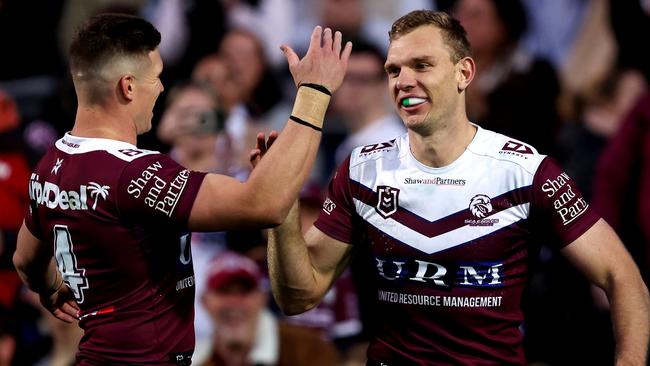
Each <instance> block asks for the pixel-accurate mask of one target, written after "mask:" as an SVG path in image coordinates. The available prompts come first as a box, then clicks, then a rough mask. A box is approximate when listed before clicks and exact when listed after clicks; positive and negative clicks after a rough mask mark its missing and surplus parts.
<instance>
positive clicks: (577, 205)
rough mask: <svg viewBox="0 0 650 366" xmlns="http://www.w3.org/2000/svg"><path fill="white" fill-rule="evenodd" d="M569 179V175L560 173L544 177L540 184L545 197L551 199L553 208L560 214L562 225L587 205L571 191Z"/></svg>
mask: <svg viewBox="0 0 650 366" xmlns="http://www.w3.org/2000/svg"><path fill="white" fill-rule="evenodd" d="M570 181H571V178H570V177H569V175H568V174H567V173H562V174H560V175H558V176H557V177H555V178H553V179H551V178H549V179H546V180H545V181H544V183H543V184H542V191H543V192H544V193H545V194H546V197H548V198H551V199H553V208H554V209H555V211H556V212H557V213H558V215H560V218H561V219H562V225H568V224H569V223H571V222H572V221H573V220H575V219H576V218H578V217H579V216H580V215H582V213H583V212H585V211H586V210H587V207H589V204H588V203H587V201H585V200H584V198H582V197H581V196H579V195H578V193H576V192H574V191H573V186H572V185H571V184H570ZM556 194H557V197H556Z"/></svg>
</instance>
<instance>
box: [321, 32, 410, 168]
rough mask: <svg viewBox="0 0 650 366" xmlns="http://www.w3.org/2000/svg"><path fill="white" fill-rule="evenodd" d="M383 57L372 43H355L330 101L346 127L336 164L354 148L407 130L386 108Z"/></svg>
mask: <svg viewBox="0 0 650 366" xmlns="http://www.w3.org/2000/svg"><path fill="white" fill-rule="evenodd" d="M385 58H386V57H385V55H384V53H383V52H381V51H380V49H379V48H378V47H376V46H374V45H373V44H371V43H368V42H365V41H359V40H358V41H356V42H355V47H354V52H353V53H352V54H351V55H350V60H349V62H348V72H347V74H346V76H345V80H343V84H341V88H340V89H339V92H338V93H337V94H336V97H334V100H333V104H332V112H334V113H337V114H338V115H339V116H340V117H341V118H342V121H343V124H344V125H345V127H346V130H347V137H346V138H345V140H343V142H341V144H340V145H339V146H338V148H337V149H336V155H335V158H336V161H335V163H336V165H337V166H338V165H339V164H341V163H342V162H343V160H345V158H347V157H348V156H349V155H350V153H351V152H352V150H353V149H354V148H356V147H359V146H364V145H370V144H377V143H381V142H386V141H389V140H392V139H394V138H395V137H397V136H399V135H402V134H404V133H405V132H406V129H405V128H404V124H403V123H402V121H401V120H400V119H399V117H398V116H397V115H396V114H395V113H394V112H393V111H391V110H389V109H387V108H386V105H387V104H388V103H386V101H387V100H388V93H387V92H386V72H385V71H384V60H385ZM332 170H333V169H332Z"/></svg>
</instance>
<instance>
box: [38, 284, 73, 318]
mask: <svg viewBox="0 0 650 366" xmlns="http://www.w3.org/2000/svg"><path fill="white" fill-rule="evenodd" d="M39 298H40V301H41V304H42V305H43V306H44V307H45V309H47V310H48V311H49V312H50V313H52V315H54V316H55V317H56V318H57V319H59V320H62V321H64V322H66V323H74V322H75V321H77V319H79V306H78V305H77V302H76V301H75V299H74V295H73V293H72V291H71V290H70V288H69V287H68V286H66V285H63V286H62V287H61V289H60V290H59V291H57V292H55V293H54V294H52V296H49V297H47V296H44V295H39Z"/></svg>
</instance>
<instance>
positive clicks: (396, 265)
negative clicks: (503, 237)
mask: <svg viewBox="0 0 650 366" xmlns="http://www.w3.org/2000/svg"><path fill="white" fill-rule="evenodd" d="M375 264H376V266H377V272H378V274H379V276H381V277H382V278H384V279H387V280H389V281H395V280H398V279H400V280H408V281H416V282H424V283H431V284H434V285H436V286H440V287H449V286H450V285H455V286H470V287H499V286H502V285H503V280H502V276H501V269H502V267H503V263H464V264H462V265H459V266H456V268H457V269H456V271H455V272H454V273H449V269H448V268H447V267H445V266H443V265H441V264H439V263H433V262H427V261H423V260H419V259H415V260H413V261H407V260H390V259H379V258H375Z"/></svg>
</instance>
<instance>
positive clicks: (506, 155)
mask: <svg viewBox="0 0 650 366" xmlns="http://www.w3.org/2000/svg"><path fill="white" fill-rule="evenodd" d="M476 127H477V133H476V135H475V137H474V139H473V140H472V142H471V143H470V145H469V146H468V148H467V149H466V151H465V152H464V153H463V154H462V155H461V156H460V157H459V158H458V159H456V161H454V162H453V163H452V164H450V165H448V166H445V167H441V168H431V167H428V166H425V165H423V164H421V163H420V162H418V161H417V160H416V159H415V157H414V156H413V155H412V153H411V152H410V149H409V141H408V135H403V136H401V137H400V138H398V139H397V140H395V141H394V142H393V143H391V144H390V145H386V144H384V145H381V144H378V145H374V146H373V147H372V148H368V147H362V148H357V149H356V150H355V151H354V152H353V153H352V157H351V161H350V179H351V180H353V181H356V182H358V183H359V184H360V185H361V186H362V187H365V189H367V190H369V191H373V192H376V193H377V192H378V187H379V186H389V187H393V188H396V189H399V193H398V195H397V196H396V198H395V199H396V201H397V206H398V207H399V208H400V209H402V210H405V211H407V212H409V213H410V215H409V217H410V219H409V220H413V221H417V222H418V225H419V226H422V225H425V226H429V225H436V223H437V222H439V221H441V220H443V219H445V218H446V217H448V216H450V215H454V214H457V213H459V212H462V211H466V210H468V208H469V206H470V203H471V202H472V200H473V199H475V198H476V197H477V196H486V198H485V199H486V200H488V201H487V203H488V205H489V200H490V199H494V198H495V197H498V196H501V195H504V194H507V193H508V192H511V191H513V190H517V189H520V188H523V187H527V186H530V185H532V182H533V178H534V174H535V171H536V169H537V167H538V166H539V164H540V163H541V162H542V160H543V159H544V157H545V156H544V155H540V154H538V153H537V151H536V150H535V149H533V148H532V147H530V146H528V145H526V144H524V143H522V142H520V141H517V140H514V139H511V138H509V137H507V136H503V135H500V134H497V133H494V132H491V131H488V130H484V129H482V128H481V127H479V126H476ZM361 189H363V188H361ZM478 189H480V191H479V190H478ZM427 197H431V199H427ZM354 204H355V208H356V212H357V214H358V215H359V216H361V217H362V218H363V219H364V220H365V221H367V222H368V223H370V224H371V225H373V226H374V227H375V228H377V229H378V230H381V231H382V232H384V233H385V234H387V235H389V236H391V237H393V238H394V239H396V240H399V241H401V242H403V243H405V244H406V245H409V246H411V247H413V248H415V249H418V250H420V251H422V252H425V253H427V254H432V253H436V252H438V251H441V250H445V249H448V248H451V247H454V246H458V245H461V244H464V243H467V242H469V241H472V240H475V239H478V238H481V237H483V236H485V235H488V234H491V233H493V232H495V231H497V230H500V229H503V228H504V227H507V226H509V225H512V224H514V223H517V222H519V221H521V220H524V219H526V218H528V216H529V214H530V204H529V203H528V202H521V203H518V204H516V205H514V206H513V207H509V208H506V209H503V210H496V209H492V208H490V209H489V210H488V212H487V213H486V214H485V216H484V217H478V216H477V217H475V219H476V220H477V221H476V222H479V223H480V222H481V220H490V221H489V222H488V221H484V223H485V224H484V225H480V224H478V225H477V224H476V222H474V223H472V222H467V223H466V224H465V225H463V226H460V227H457V228H451V229H449V231H447V232H444V233H441V234H439V235H435V236H433V237H429V236H427V235H425V234H423V233H420V232H418V231H416V230H414V229H411V228H409V227H408V226H406V225H404V223H402V222H399V221H397V220H394V218H393V217H391V215H388V217H386V218H385V217H384V216H382V215H381V214H379V213H378V212H377V209H376V208H375V207H374V206H371V205H369V204H367V203H365V202H363V201H362V200H360V199H356V198H355V199H354ZM490 207H491V206H490Z"/></svg>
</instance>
